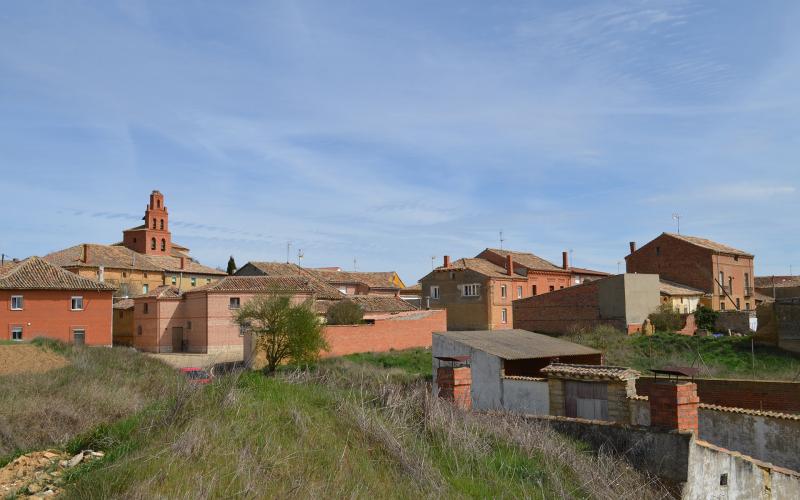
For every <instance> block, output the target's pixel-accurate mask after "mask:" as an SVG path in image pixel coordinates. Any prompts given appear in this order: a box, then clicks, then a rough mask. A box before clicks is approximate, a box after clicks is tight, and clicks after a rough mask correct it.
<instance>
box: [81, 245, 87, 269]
mask: <svg viewBox="0 0 800 500" xmlns="http://www.w3.org/2000/svg"><path fill="white" fill-rule="evenodd" d="M81 262H83V263H84V264H86V263H87V262H89V244H88V243H84V244H83V253H82V254H81Z"/></svg>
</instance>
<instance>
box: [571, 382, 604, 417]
mask: <svg viewBox="0 0 800 500" xmlns="http://www.w3.org/2000/svg"><path fill="white" fill-rule="evenodd" d="M564 405H565V408H564V410H565V412H564V414H565V415H566V416H568V417H573V418H585V419H588V420H608V386H606V384H604V383H602V382H576V381H573V380H567V381H565V382H564Z"/></svg>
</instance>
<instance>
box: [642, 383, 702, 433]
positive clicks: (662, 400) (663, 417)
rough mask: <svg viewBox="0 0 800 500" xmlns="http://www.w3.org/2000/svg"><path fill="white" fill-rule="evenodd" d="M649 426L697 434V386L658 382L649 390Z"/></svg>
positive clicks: (698, 400)
mask: <svg viewBox="0 0 800 500" xmlns="http://www.w3.org/2000/svg"><path fill="white" fill-rule="evenodd" d="M649 399H650V425H651V426H653V427H661V428H663V429H670V430H678V431H691V432H694V433H695V434H697V429H698V416H697V408H698V406H699V404H700V398H698V397H697V384H695V383H694V382H683V381H674V380H664V381H658V382H657V383H655V384H653V385H652V386H651V388H650V395H649Z"/></svg>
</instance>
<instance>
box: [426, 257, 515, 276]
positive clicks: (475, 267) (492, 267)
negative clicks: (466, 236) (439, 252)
mask: <svg viewBox="0 0 800 500" xmlns="http://www.w3.org/2000/svg"><path fill="white" fill-rule="evenodd" d="M449 271H474V272H476V273H478V274H482V275H483V276H486V277H487V278H509V279H511V278H522V276H520V275H518V274H515V275H514V276H509V275H508V273H506V270H505V268H503V267H500V266H498V265H496V264H494V263H492V262H489V261H488V260H486V259H478V258H473V259H458V260H455V261H453V262H451V263H450V267H444V266H442V267H437V268H436V269H434V272H449Z"/></svg>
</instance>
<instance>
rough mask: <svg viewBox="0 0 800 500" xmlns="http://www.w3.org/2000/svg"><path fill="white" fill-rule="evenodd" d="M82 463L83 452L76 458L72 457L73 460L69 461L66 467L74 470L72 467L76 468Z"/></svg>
mask: <svg viewBox="0 0 800 500" xmlns="http://www.w3.org/2000/svg"><path fill="white" fill-rule="evenodd" d="M82 461H83V452H80V453H78V454H77V455H75V456H74V457H72V458H71V459H70V460H69V462H67V465H66V467H67V468H72V467H75V466H76V465H78V464H79V463H81V462H82Z"/></svg>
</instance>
